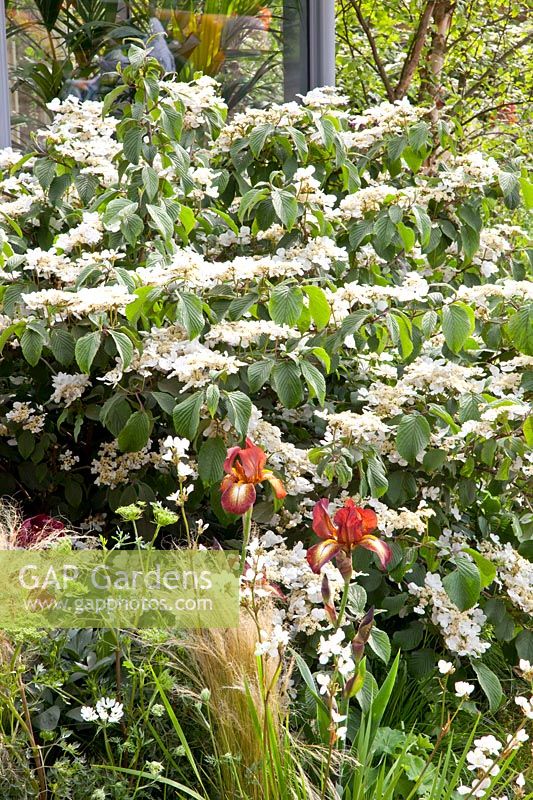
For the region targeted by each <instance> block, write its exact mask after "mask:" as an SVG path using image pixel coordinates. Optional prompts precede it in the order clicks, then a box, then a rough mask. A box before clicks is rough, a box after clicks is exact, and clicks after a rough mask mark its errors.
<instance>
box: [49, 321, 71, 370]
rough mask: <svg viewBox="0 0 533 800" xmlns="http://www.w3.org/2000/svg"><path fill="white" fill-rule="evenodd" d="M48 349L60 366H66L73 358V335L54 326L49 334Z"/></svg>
mask: <svg viewBox="0 0 533 800" xmlns="http://www.w3.org/2000/svg"><path fill="white" fill-rule="evenodd" d="M50 349H51V351H52V353H53V354H54V358H55V359H56V361H59V363H60V364H61V366H63V367H68V365H69V364H72V362H73V360H74V337H73V336H72V334H71V333H70V331H66V330H64V329H63V328H54V329H53V330H52V332H51V334H50Z"/></svg>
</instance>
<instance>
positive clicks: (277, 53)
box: [0, 0, 305, 146]
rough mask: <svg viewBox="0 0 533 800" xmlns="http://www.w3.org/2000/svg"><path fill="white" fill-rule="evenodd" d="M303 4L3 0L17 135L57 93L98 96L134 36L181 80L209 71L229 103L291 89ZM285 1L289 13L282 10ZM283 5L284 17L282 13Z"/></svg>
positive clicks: (276, 96) (274, 97)
mask: <svg viewBox="0 0 533 800" xmlns="http://www.w3.org/2000/svg"><path fill="white" fill-rule="evenodd" d="M1 1H2V0H0V2H1ZM300 3H301V0H285V3H284V0H159V2H155V3H154V2H146V0H134V2H123V1H122V0H70V2H66V0H50V2H47V3H45V4H41V8H44V9H45V11H44V12H43V13H40V12H39V11H38V9H37V6H36V4H35V2H33V0H16V2H15V0H9V1H8V4H7V29H8V30H7V36H8V39H7V42H8V60H9V65H10V80H11V88H12V90H13V91H12V102H11V105H12V127H13V140H14V143H15V144H16V145H19V146H24V145H25V144H27V143H28V141H29V137H30V134H31V131H34V130H37V129H38V128H39V127H40V126H41V125H42V123H43V121H44V120H45V119H47V117H48V112H47V109H46V104H47V103H48V102H50V101H51V100H52V99H53V98H54V97H56V96H60V97H64V96H66V95H68V94H75V95H77V96H78V97H80V99H101V98H102V97H103V96H104V95H105V94H106V92H108V91H109V90H110V89H111V88H112V87H113V86H114V85H116V83H117V81H119V80H120V78H119V75H118V74H117V64H124V63H125V62H126V60H127V55H126V53H127V40H128V38H131V37H136V38H140V39H142V40H143V41H145V42H150V46H151V49H152V54H153V55H154V56H155V57H156V58H157V59H158V60H159V62H160V63H161V64H162V66H163V67H164V69H165V70H166V71H167V72H172V73H175V74H176V77H177V79H178V80H189V79H190V78H191V77H192V76H193V75H194V74H195V73H202V74H206V75H210V76H212V77H213V78H215V79H216V80H217V81H219V82H220V84H221V90H222V93H223V94H224V96H225V98H226V101H227V102H228V105H229V107H230V109H235V108H238V107H239V105H241V106H242V104H247V105H255V106H265V105H269V104H270V103H272V102H282V101H283V99H284V95H285V96H287V95H290V96H292V97H293V96H294V93H295V91H300V90H301V89H302V88H304V89H305V86H302V74H303V73H302V69H301V64H302V56H303V55H305V53H302V47H301V29H302V14H301V13H300V10H299V9H300ZM289 6H292V8H291V9H290V14H289V12H287V9H286V8H285V7H289ZM284 13H286V14H288V15H289V16H290V19H287V20H286V21H284ZM284 32H285V40H286V44H287V47H286V52H285V55H284V47H283V39H284ZM304 49H305V48H304ZM287 72H291V73H292V74H293V76H296V79H295V80H294V79H292V80H291V79H290V76H288V75H287V74H286V73H287ZM304 72H305V70H304ZM285 84H286V89H285V91H284V85H285ZM287 87H288V88H287Z"/></svg>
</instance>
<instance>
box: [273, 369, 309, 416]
mask: <svg viewBox="0 0 533 800" xmlns="http://www.w3.org/2000/svg"><path fill="white" fill-rule="evenodd" d="M272 385H273V387H274V390H275V391H276V393H277V395H278V397H279V399H280V402H281V403H282V405H284V406H285V408H296V407H297V406H299V405H301V403H302V402H303V399H304V396H303V388H302V381H301V377H300V367H299V366H298V365H297V364H295V363H294V362H293V361H281V362H280V363H278V364H276V365H275V366H274V368H273V370H272Z"/></svg>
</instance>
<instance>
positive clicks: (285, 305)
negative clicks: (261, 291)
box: [268, 284, 304, 326]
mask: <svg viewBox="0 0 533 800" xmlns="http://www.w3.org/2000/svg"><path fill="white" fill-rule="evenodd" d="M303 305H304V301H303V292H302V290H301V289H300V287H299V286H288V285H283V284H282V285H281V286H276V288H275V289H274V290H273V292H272V294H271V295H270V300H269V302H268V311H269V314H270V316H271V317H272V319H273V320H274V322H277V324H278V325H291V326H292V325H296V323H297V322H298V320H299V319H300V315H301V313H302V309H303Z"/></svg>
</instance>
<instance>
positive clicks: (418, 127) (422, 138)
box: [407, 122, 431, 150]
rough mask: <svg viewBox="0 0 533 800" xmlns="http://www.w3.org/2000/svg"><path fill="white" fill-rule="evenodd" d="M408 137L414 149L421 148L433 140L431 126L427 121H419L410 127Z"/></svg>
mask: <svg viewBox="0 0 533 800" xmlns="http://www.w3.org/2000/svg"><path fill="white" fill-rule="evenodd" d="M407 138H408V140H409V144H410V145H411V147H412V148H413V150H421V149H422V147H425V145H427V144H428V143H429V142H430V141H431V131H430V128H429V126H428V125H427V123H425V122H417V123H416V124H415V125H412V126H411V128H409V130H408V132H407Z"/></svg>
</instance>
